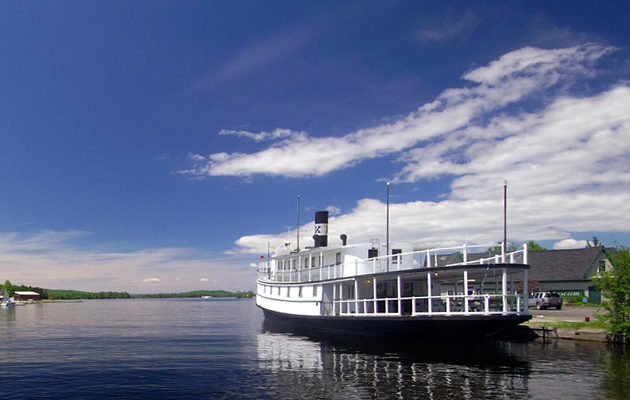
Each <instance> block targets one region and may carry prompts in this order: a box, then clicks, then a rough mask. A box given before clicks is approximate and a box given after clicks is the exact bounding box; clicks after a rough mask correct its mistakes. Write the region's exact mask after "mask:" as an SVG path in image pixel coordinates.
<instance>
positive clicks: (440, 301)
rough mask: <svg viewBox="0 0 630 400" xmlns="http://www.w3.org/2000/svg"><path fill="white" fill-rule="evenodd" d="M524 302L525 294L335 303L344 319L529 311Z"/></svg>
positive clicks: (364, 300) (337, 310) (405, 298)
mask: <svg viewBox="0 0 630 400" xmlns="http://www.w3.org/2000/svg"><path fill="white" fill-rule="evenodd" d="M524 301H527V299H524V298H523V295H522V294H508V295H502V294H483V295H442V296H430V297H429V296H411V297H401V298H397V297H394V298H377V299H346V300H334V301H333V302H332V311H333V313H334V315H344V316H346V315H350V316H352V315H354V316H384V315H385V316H402V315H412V316H423V315H424V316H429V315H462V314H464V315H489V314H498V315H506V314H520V313H523V312H525V309H524ZM327 307H328V308H327V309H329V310H330V307H331V306H330V305H328V306H327Z"/></svg>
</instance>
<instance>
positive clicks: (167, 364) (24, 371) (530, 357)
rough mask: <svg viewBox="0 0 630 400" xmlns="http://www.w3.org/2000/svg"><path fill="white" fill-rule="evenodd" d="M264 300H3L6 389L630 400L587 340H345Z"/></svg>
mask: <svg viewBox="0 0 630 400" xmlns="http://www.w3.org/2000/svg"><path fill="white" fill-rule="evenodd" d="M273 330H274V329H273V327H269V326H267V325H264V324H263V318H262V313H261V312H260V311H259V310H258V309H257V308H256V306H255V303H254V301H253V300H235V299H234V300H233V299H229V300H223V299H212V300H201V299H189V300H188V299H187V300H179V299H178V300H175V299H149V300H144V299H133V300H102V301H99V300H93V301H84V302H82V303H55V304H37V305H29V306H24V307H16V308H15V309H10V310H6V309H0V333H1V337H2V338H3V339H2V340H1V342H0V394H2V395H4V397H5V398H9V397H10V398H82V399H90V398H98V399H102V398H126V399H128V398H169V399H173V398H196V399H204V398H210V399H215V398H219V399H220V398H236V399H238V398H269V399H299V398H304V399H310V398H322V399H335V398H339V399H354V398H367V399H390V398H408V399H425V398H426V399H447V398H448V399H483V398H485V399H546V400H548V399H559V398H567V399H627V398H630V375H629V374H630V357H629V356H628V354H624V353H619V352H616V351H610V350H607V348H606V346H604V345H600V344H593V343H585V342H568V341H558V342H555V343H548V344H543V343H540V342H531V343H527V344H520V343H499V344H485V345H478V346H461V345H457V346H456V345H449V346H445V345H428V346H416V347H415V348H414V349H409V348H408V347H407V346H405V347H401V346H397V345H395V344H378V345H377V344H375V343H352V344H347V343H346V344H334V343H330V342H326V341H319V340H313V339H307V338H304V337H300V336H292V335H290V334H287V333H282V332H274V331H273Z"/></svg>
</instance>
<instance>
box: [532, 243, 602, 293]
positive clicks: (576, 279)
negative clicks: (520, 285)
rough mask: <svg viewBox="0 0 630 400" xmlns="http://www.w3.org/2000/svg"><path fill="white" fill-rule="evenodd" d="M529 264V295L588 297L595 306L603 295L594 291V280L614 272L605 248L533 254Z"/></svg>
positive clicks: (547, 251) (535, 252)
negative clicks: (608, 272)
mask: <svg viewBox="0 0 630 400" xmlns="http://www.w3.org/2000/svg"><path fill="white" fill-rule="evenodd" d="M528 263H529V265H530V269H529V275H528V281H529V282H528V286H529V289H530V291H532V292H536V291H556V292H560V293H561V294H562V295H563V296H582V297H588V298H589V301H590V302H592V303H596V304H598V303H600V302H601V293H600V292H599V291H598V290H596V289H595V287H594V286H593V283H592V281H591V278H592V277H593V276H595V275H597V274H598V273H600V272H605V271H609V270H610V269H611V268H612V264H611V263H610V261H609V260H608V257H607V255H606V252H605V251H604V248H603V247H602V246H597V247H587V248H583V249H567V250H542V251H531V252H529V254H528Z"/></svg>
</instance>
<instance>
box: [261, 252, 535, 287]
mask: <svg viewBox="0 0 630 400" xmlns="http://www.w3.org/2000/svg"><path fill="white" fill-rule="evenodd" d="M485 248H488V246H469V245H466V244H464V245H462V246H458V247H446V248H435V249H424V250H413V249H412V246H409V245H405V246H392V248H391V249H390V250H391V251H390V252H391V253H393V254H390V255H384V256H379V255H378V254H379V253H380V252H383V253H386V249H385V248H384V246H370V245H354V246H343V247H337V248H328V247H318V248H312V249H306V250H303V251H300V252H291V253H287V254H282V255H276V256H273V257H271V258H268V259H264V260H263V261H261V262H260V263H259V264H258V280H259V281H261V282H266V283H311V282H319V281H327V280H336V279H346V278H352V277H357V276H365V275H375V274H382V273H387V272H396V271H413V270H417V271H422V270H428V269H433V268H440V269H442V268H454V269H461V268H462V267H465V266H467V265H470V266H473V265H475V266H478V265H495V264H503V265H506V264H507V265H509V264H514V266H515V267H516V266H517V265H519V266H522V265H523V264H527V244H524V245H523V248H522V249H520V250H517V251H513V252H509V253H505V254H500V255H494V256H487V255H486V254H485V253H481V252H480V249H485Z"/></svg>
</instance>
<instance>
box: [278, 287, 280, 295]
mask: <svg viewBox="0 0 630 400" xmlns="http://www.w3.org/2000/svg"><path fill="white" fill-rule="evenodd" d="M278 296H280V286H278Z"/></svg>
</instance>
